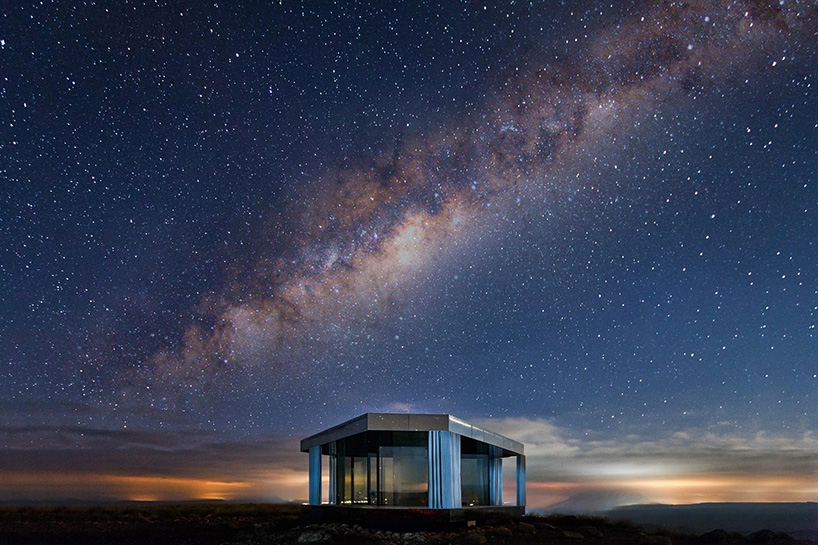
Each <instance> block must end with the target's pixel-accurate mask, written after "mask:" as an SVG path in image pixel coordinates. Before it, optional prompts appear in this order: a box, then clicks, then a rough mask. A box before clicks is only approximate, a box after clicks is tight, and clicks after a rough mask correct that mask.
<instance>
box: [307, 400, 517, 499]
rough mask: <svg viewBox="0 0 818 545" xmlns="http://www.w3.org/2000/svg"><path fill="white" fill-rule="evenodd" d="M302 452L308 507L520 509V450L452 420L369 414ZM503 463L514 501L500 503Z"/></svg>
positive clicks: (441, 416) (317, 436) (310, 442)
mask: <svg viewBox="0 0 818 545" xmlns="http://www.w3.org/2000/svg"><path fill="white" fill-rule="evenodd" d="M301 451H302V452H308V453H309V465H310V471H309V501H310V504H311V505H321V504H322V503H324V501H323V498H324V497H326V498H327V500H326V503H329V504H333V505H343V506H348V507H381V508H414V509H463V508H467V509H474V508H484V507H485V508H494V509H497V508H506V509H509V512H510V513H517V512H519V513H521V512H524V510H525V455H524V453H523V445H522V444H521V443H518V442H517V441H514V440H512V439H509V438H507V437H503V436H502V435H500V434H498V433H494V432H491V431H488V430H485V429H482V428H478V427H477V426H472V425H471V424H468V423H466V422H464V421H462V420H460V419H458V418H455V417H453V416H451V415H447V414H390V413H367V414H364V415H361V416H359V417H357V418H353V419H352V420H349V421H347V422H344V423H343V424H339V425H337V426H335V427H332V428H329V429H328V430H325V431H322V432H320V433H317V434H315V435H312V436H310V437H307V438H306V439H304V440H302V441H301ZM504 459H509V461H511V460H514V461H516V468H513V471H515V474H516V502H506V503H504V501H503V473H504V471H503V460H504ZM327 462H328V463H327ZM507 467H509V468H510V467H511V466H510V465H509V466H507ZM325 468H326V470H327V471H328V475H326V477H327V478H326V479H325V475H324V469H325ZM324 482H326V483H328V490H327V491H326V494H324V491H323V490H322V484H323V483H324Z"/></svg>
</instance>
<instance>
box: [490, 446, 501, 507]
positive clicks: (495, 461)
mask: <svg viewBox="0 0 818 545" xmlns="http://www.w3.org/2000/svg"><path fill="white" fill-rule="evenodd" d="M489 505H503V449H501V448H500V447H495V446H494V445H490V446H489Z"/></svg>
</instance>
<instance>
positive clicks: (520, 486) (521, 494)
mask: <svg viewBox="0 0 818 545" xmlns="http://www.w3.org/2000/svg"><path fill="white" fill-rule="evenodd" d="M517 505H518V506H520V507H525V455H523V454H518V455H517Z"/></svg>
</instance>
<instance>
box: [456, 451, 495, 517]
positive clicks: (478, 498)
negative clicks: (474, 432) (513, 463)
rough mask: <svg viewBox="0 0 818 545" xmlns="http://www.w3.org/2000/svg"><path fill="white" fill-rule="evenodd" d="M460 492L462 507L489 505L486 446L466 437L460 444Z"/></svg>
mask: <svg viewBox="0 0 818 545" xmlns="http://www.w3.org/2000/svg"><path fill="white" fill-rule="evenodd" d="M460 490H461V498H462V501H463V505H464V506H473V505H489V451H488V445H487V444H485V443H482V442H479V441H475V440H474V439H470V438H468V437H463V438H462V442H461V455H460Z"/></svg>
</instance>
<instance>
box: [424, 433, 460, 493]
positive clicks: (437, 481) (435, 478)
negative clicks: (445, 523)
mask: <svg viewBox="0 0 818 545" xmlns="http://www.w3.org/2000/svg"><path fill="white" fill-rule="evenodd" d="M429 507H430V508H432V509H459V508H460V507H461V499H460V435H458V434H456V433H452V432H450V431H443V430H430V431H429Z"/></svg>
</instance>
